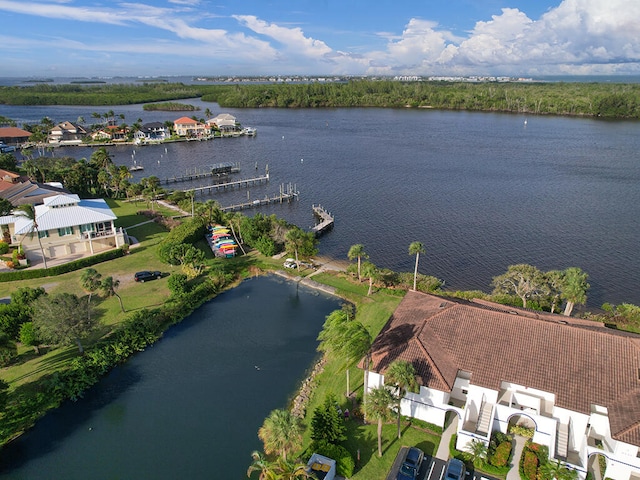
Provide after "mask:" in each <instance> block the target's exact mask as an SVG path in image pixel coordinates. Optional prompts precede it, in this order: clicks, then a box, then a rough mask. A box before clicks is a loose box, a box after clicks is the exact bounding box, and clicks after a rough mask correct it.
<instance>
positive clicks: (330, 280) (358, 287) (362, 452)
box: [303, 272, 440, 480]
mask: <svg viewBox="0 0 640 480" xmlns="http://www.w3.org/2000/svg"><path fill="white" fill-rule="evenodd" d="M313 279H314V280H316V281H318V282H320V283H323V284H326V285H331V286H333V287H335V288H336V289H337V291H338V293H339V294H340V295H341V296H343V297H344V298H345V299H348V300H349V301H350V302H352V303H353V304H355V305H356V310H357V314H356V319H357V320H358V321H360V322H362V323H363V324H364V325H365V326H366V327H367V329H368V330H369V332H370V333H371V337H372V338H375V337H376V336H377V335H378V333H379V332H380V330H381V329H382V327H384V325H385V324H386V323H387V321H388V320H389V318H390V316H391V314H392V313H393V311H394V310H395V309H396V307H397V306H398V304H399V303H400V301H401V300H402V297H403V296H404V292H396V291H386V290H379V291H374V293H373V294H372V295H371V296H367V290H368V288H369V285H368V283H367V282H363V283H358V282H357V281H355V280H353V279H352V278H351V277H350V276H348V275H346V274H344V273H329V272H327V273H320V274H318V275H315V276H314V277H313ZM347 367H349V374H350V381H349V384H350V385H349V386H350V390H351V391H353V392H354V393H353V394H352V397H351V398H347V397H346V391H347V377H346V370H347ZM315 383H316V387H315V390H314V392H313V395H312V396H311V399H310V401H309V403H308V404H307V410H306V417H305V424H306V425H307V430H306V431H305V436H304V441H303V443H304V447H305V448H306V447H307V446H308V445H309V444H310V443H311V431H310V430H311V428H310V425H311V419H312V417H313V412H314V410H315V408H316V407H318V406H319V405H321V404H322V403H323V402H324V399H325V397H326V396H327V395H328V394H330V393H333V394H334V395H335V396H336V398H337V399H338V402H339V403H340V405H341V408H342V409H343V410H344V409H346V408H348V409H349V410H350V411H354V408H357V407H358V405H359V404H360V403H361V401H362V394H363V386H364V372H363V371H362V370H360V369H358V368H356V367H355V366H354V365H347V364H346V362H344V361H342V360H340V359H337V358H332V357H331V356H330V355H329V356H327V363H326V365H325V367H324V370H323V372H322V373H321V374H319V375H318V376H317V377H316V379H315ZM401 432H402V438H401V439H398V438H397V426H396V423H395V421H394V422H390V423H388V424H385V425H384V426H383V432H382V449H383V455H382V457H378V434H377V424H364V423H363V422H362V421H361V420H360V419H359V418H350V419H349V420H348V421H347V437H348V438H347V440H346V442H343V446H345V447H346V448H347V449H348V450H349V452H351V454H352V455H353V458H354V459H357V458H358V454H359V457H360V460H359V462H358V461H357V460H356V473H355V474H354V475H353V476H352V477H351V478H352V479H355V480H377V479H384V478H386V476H387V473H388V472H389V470H390V468H391V466H392V465H393V462H394V460H395V458H396V455H397V454H398V451H399V450H400V447H402V446H403V445H407V446H417V447H418V448H420V449H422V450H423V451H424V452H425V453H426V454H428V455H431V454H434V453H435V451H436V449H437V447H438V444H439V442H440V436H439V435H437V434H434V433H432V432H429V431H426V430H425V429H424V428H421V427H417V426H414V425H412V424H411V423H408V422H406V421H403V423H402V430H401Z"/></svg>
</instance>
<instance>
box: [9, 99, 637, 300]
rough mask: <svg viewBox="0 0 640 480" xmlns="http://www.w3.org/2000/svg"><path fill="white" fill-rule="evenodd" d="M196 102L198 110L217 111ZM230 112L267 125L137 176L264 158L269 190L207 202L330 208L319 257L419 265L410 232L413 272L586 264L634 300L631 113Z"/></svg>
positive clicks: (456, 279) (298, 219)
mask: <svg viewBox="0 0 640 480" xmlns="http://www.w3.org/2000/svg"><path fill="white" fill-rule="evenodd" d="M193 103H194V104H197V105H200V106H201V110H200V112H197V113H198V114H199V115H200V116H204V114H203V113H202V112H204V110H205V108H210V109H211V110H212V111H213V112H214V115H215V114H217V113H219V112H220V109H219V108H218V107H217V105H215V104H203V103H202V102H200V101H197V100H194V101H193ZM95 109H96V107H55V108H51V107H30V108H27V109H25V108H23V107H7V106H0V115H5V116H8V117H11V118H15V119H18V120H21V119H24V120H29V119H31V120H39V119H41V118H42V117H43V116H45V115H48V116H50V117H52V118H54V119H55V120H57V121H61V120H65V119H73V120H75V119H76V118H77V117H78V116H79V115H83V116H84V117H85V119H87V121H90V120H89V119H90V118H91V112H92V111H95ZM113 110H114V111H115V112H116V113H124V114H125V115H126V119H125V121H126V122H127V123H129V124H131V123H133V122H134V121H135V120H136V119H137V118H138V117H141V118H142V119H143V120H144V121H145V122H146V121H153V120H162V121H164V120H167V119H173V118H175V117H177V116H178V115H176V114H172V113H168V112H153V113H150V112H144V111H143V110H142V108H141V107H140V106H137V105H134V106H124V107H116V108H113ZM224 111H225V112H230V113H232V114H234V115H235V116H236V117H237V119H238V121H240V122H241V123H242V124H243V125H246V126H254V127H257V129H258V135H257V136H256V137H255V138H229V139H220V140H215V141H212V142H190V143H188V144H186V143H180V144H171V145H168V146H148V147H143V148H137V149H136V152H135V158H136V161H137V162H138V163H139V164H142V165H143V166H144V171H143V172H138V173H136V177H137V178H139V177H141V176H149V175H157V176H158V177H160V178H166V177H170V176H173V175H179V174H181V173H184V172H186V171H187V170H189V169H194V168H202V167H204V166H206V165H211V164H214V163H220V162H225V161H232V162H240V163H241V167H242V173H241V174H240V175H238V177H243V178H246V177H250V176H252V175H255V174H256V173H259V174H262V173H264V171H265V167H266V165H267V164H268V167H269V171H270V173H271V181H270V183H269V184H267V185H263V186H259V187H254V188H251V189H250V190H249V192H248V193H247V191H246V190H234V191H228V192H225V193H220V194H216V195H213V196H212V197H206V198H214V199H216V200H218V201H219V202H220V203H221V204H222V205H230V204H232V203H237V202H242V201H246V200H247V195H248V196H249V198H250V199H256V198H261V197H264V196H265V195H274V194H276V193H277V192H278V190H279V185H280V184H281V183H292V184H295V186H297V188H298V190H299V191H300V199H299V201H298V202H297V203H295V204H293V205H288V206H280V205H278V206H272V207H267V208H263V209H262V210H260V211H262V212H264V213H269V214H270V213H275V214H277V215H280V216H283V217H285V218H286V219H287V220H289V221H291V222H294V223H296V224H298V225H300V226H301V227H309V226H311V225H312V224H313V217H312V214H311V205H312V204H314V203H316V204H317V203H320V204H322V205H324V206H325V207H326V208H327V209H328V210H330V211H331V212H332V213H334V214H335V216H336V225H335V229H334V230H333V231H332V232H330V233H329V234H328V235H326V236H324V237H323V238H322V241H321V243H320V252H321V253H322V254H326V255H332V256H335V257H336V258H340V259H345V260H346V254H347V251H348V249H349V246H351V245H353V244H355V243H363V244H364V245H365V247H366V251H367V252H368V253H369V255H370V257H371V261H372V262H373V263H375V264H376V265H378V266H381V267H386V268H391V269H395V270H403V271H411V270H412V260H413V259H412V258H411V257H410V256H409V255H408V253H407V249H408V245H409V243H411V242H412V241H416V240H417V241H421V242H422V243H424V245H425V246H426V249H427V253H426V255H424V256H422V257H421V264H420V271H421V272H422V273H424V274H430V275H435V276H437V277H439V278H441V279H443V280H445V282H446V285H447V286H448V287H449V288H454V289H481V290H484V291H490V290H491V286H490V283H491V279H492V277H494V276H495V275H498V274H500V273H503V272H504V271H506V269H507V267H508V266H509V265H511V264H516V263H530V264H533V265H536V266H537V267H539V268H540V269H543V270H551V269H564V268H566V267H569V266H578V267H580V268H582V269H583V270H584V271H586V272H587V273H588V274H589V275H590V277H589V281H590V283H591V289H590V291H589V300H588V306H589V307H598V306H600V305H601V304H602V303H604V302H611V303H621V302H631V303H635V304H640V289H638V280H637V277H638V273H637V272H638V271H640V255H638V234H639V233H640V227H639V224H638V219H639V218H640V157H639V154H638V152H640V135H639V133H640V123H638V122H609V121H601V120H593V119H582V118H560V117H551V116H540V117H538V116H528V117H525V116H524V115H506V114H497V113H496V114H492V113H469V112H446V111H433V110H425V109H422V110H416V109H401V110H393V109H323V110H320V109H318V110H274V109H248V110H233V109H232V110H224ZM525 120H526V123H525ZM165 148H166V150H165ZM112 152H113V154H114V158H115V161H116V162H117V163H121V164H124V165H130V164H131V163H132V155H134V154H133V148H132V147H130V146H129V147H117V148H113V149H112ZM57 154H69V155H73V156H76V157H82V156H86V157H88V156H90V154H91V150H89V149H85V148H67V149H64V151H60V152H58V153H57ZM256 163H257V165H258V168H257V170H256ZM176 187H183V188H187V187H188V185H187V184H183V185H176ZM255 211H257V210H253V211H251V212H255ZM251 212H249V214H252V213H251Z"/></svg>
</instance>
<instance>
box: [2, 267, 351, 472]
mask: <svg viewBox="0 0 640 480" xmlns="http://www.w3.org/2000/svg"><path fill="white" fill-rule="evenodd" d="M336 308H339V301H338V300H337V299H336V298H333V297H329V296H327V295H325V294H320V293H318V292H316V291H314V290H310V289H307V288H304V287H300V288H298V286H297V284H294V283H289V282H285V281H282V280H280V279H277V278H275V277H260V278H254V279H251V280H246V281H245V282H243V283H242V284H241V285H240V286H239V287H237V288H236V289H234V290H232V291H229V292H225V293H223V294H222V295H220V296H218V297H217V298H216V299H214V300H213V301H211V302H209V303H207V304H206V305H204V306H203V307H202V308H200V309H199V310H198V311H196V312H195V313H194V314H193V315H191V316H190V317H189V318H187V319H186V320H184V321H183V322H182V323H181V324H179V325H177V326H175V327H173V328H172V329H171V330H169V331H168V332H167V333H166V335H165V336H164V338H163V339H162V340H161V341H160V342H158V343H157V344H156V345H155V346H153V347H152V348H149V349H147V351H145V352H143V353H141V354H138V355H137V356H135V357H134V358H133V359H132V360H131V361H130V362H129V363H127V364H126V365H124V366H121V367H118V368H116V369H114V370H113V371H112V372H111V374H109V376H108V377H106V378H105V379H104V380H103V381H102V382H101V383H100V384H98V385H97V386H96V387H95V388H93V389H92V390H91V391H89V392H88V393H87V395H86V397H85V398H84V399H82V400H80V401H78V402H76V403H73V402H68V403H67V404H65V405H63V406H62V407H61V408H60V409H58V410H56V411H54V412H52V413H51V414H49V415H47V416H46V417H45V418H43V419H42V420H41V421H40V422H38V424H37V425H36V427H35V428H34V429H33V430H32V431H30V432H28V433H27V434H25V435H24V436H23V437H22V438H20V439H18V440H17V441H16V442H14V443H13V444H11V445H9V446H8V447H7V448H5V449H4V450H3V451H2V452H1V453H0V459H1V462H0V465H1V467H2V469H1V471H0V478H10V479H29V480H32V479H51V478H64V479H76V478H77V479H86V478H92V479H113V478H127V479H128V478H154V479H176V478H189V479H200V478H201V479H205V478H206V479H209V478H224V479H240V478H246V469H247V467H248V465H249V464H250V463H251V458H250V453H251V451H252V450H255V449H261V448H262V444H261V443H260V441H259V439H258V437H257V431H258V428H259V427H260V426H261V425H262V422H263V420H264V418H265V417H266V416H267V415H268V414H269V412H270V411H271V410H273V409H275V408H283V407H285V406H286V405H287V402H288V400H289V399H290V397H291V395H292V394H293V392H294V391H295V389H296V388H297V386H298V384H299V382H300V381H301V380H302V378H303V377H304V375H305V372H306V371H307V369H309V368H310V367H311V366H312V364H313V361H314V359H315V358H316V355H317V354H316V346H317V341H316V337H317V335H318V333H319V331H320V330H321V328H322V323H323V322H324V318H325V316H326V315H327V314H328V313H329V312H331V311H332V310H334V309H336Z"/></svg>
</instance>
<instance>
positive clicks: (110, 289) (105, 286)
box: [100, 277, 125, 313]
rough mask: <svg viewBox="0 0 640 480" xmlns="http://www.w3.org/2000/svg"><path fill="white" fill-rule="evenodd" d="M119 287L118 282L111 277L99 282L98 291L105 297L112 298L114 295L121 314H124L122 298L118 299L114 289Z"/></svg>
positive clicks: (118, 296)
mask: <svg viewBox="0 0 640 480" xmlns="http://www.w3.org/2000/svg"><path fill="white" fill-rule="evenodd" d="M119 286H120V280H114V279H113V277H107V278H105V279H104V280H102V282H100V290H102V292H103V293H104V294H105V295H106V296H107V297H112V296H114V295H115V296H116V297H117V298H118V301H119V302H120V309H121V310H122V313H124V312H125V309H124V305H123V304H122V298H120V295H118V292H116V288H118V287H119Z"/></svg>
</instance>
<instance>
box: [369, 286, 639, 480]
mask: <svg viewBox="0 0 640 480" xmlns="http://www.w3.org/2000/svg"><path fill="white" fill-rule="evenodd" d="M639 340H640V337H638V336H637V335H633V334H628V333H622V332H618V331H616V330H611V329H608V328H605V327H604V326H603V325H602V324H599V323H596V322H590V321H585V320H578V319H575V318H569V317H564V316H560V315H553V314H548V313H544V312H534V311H530V310H525V309H518V308H513V307H509V306H505V305H499V304H494V303H491V302H486V301H481V300H474V301H463V300H458V299H449V298H444V297H437V296H432V295H427V294H422V293H418V292H408V293H407V295H406V297H405V298H404V299H403V301H402V302H401V304H400V305H399V306H398V308H397V309H396V311H395V312H394V314H393V315H392V317H391V318H390V320H389V322H388V323H387V324H386V325H385V327H384V328H383V330H382V331H381V333H380V335H379V336H378V337H377V338H376V340H375V342H374V344H373V347H372V362H371V370H372V371H371V372H370V373H369V376H368V384H367V386H366V387H367V388H368V389H371V388H375V387H378V386H380V385H382V384H383V383H384V374H385V372H386V370H387V368H388V366H389V365H390V364H391V363H392V362H393V361H394V360H398V359H400V360H405V361H409V362H411V363H412V364H413V366H414V367H415V370H416V373H417V380H418V383H419V385H420V389H419V393H407V395H406V396H405V397H404V398H403V400H402V404H401V409H402V414H403V415H406V416H410V417H414V418H419V419H421V420H424V421H427V422H431V423H433V424H436V425H440V426H444V425H445V422H447V423H448V422H449V421H450V420H453V421H457V443H456V448H457V449H458V450H465V449H466V447H467V446H468V445H469V444H470V443H471V442H472V441H473V440H479V441H482V442H484V443H485V444H488V442H489V439H490V436H491V432H492V431H494V430H499V431H501V432H507V430H508V428H509V426H510V425H514V424H516V425H523V426H525V427H528V428H530V429H531V431H532V432H533V438H532V441H533V442H535V443H538V444H542V445H545V446H547V447H548V448H549V457H550V458H551V459H554V460H559V461H561V462H563V463H566V464H567V466H569V467H570V468H573V469H575V470H577V471H578V473H579V475H580V478H585V477H586V474H587V471H588V470H589V465H592V463H594V459H596V458H598V456H602V457H604V459H605V462H606V474H605V476H606V477H608V478H615V479H617V480H628V479H638V478H640V458H639V455H640V448H639V447H640V377H639V373H638V372H640V342H639ZM595 463H596V464H598V463H599V462H595Z"/></svg>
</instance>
